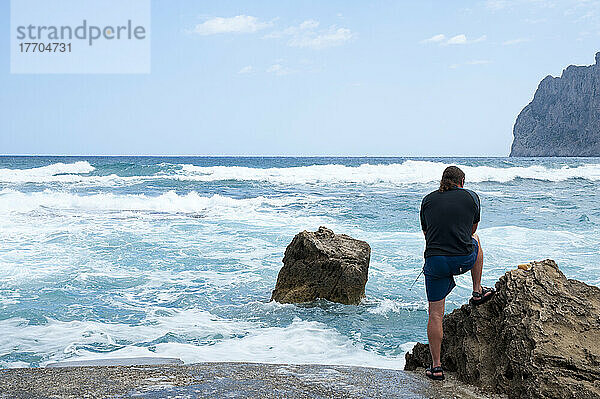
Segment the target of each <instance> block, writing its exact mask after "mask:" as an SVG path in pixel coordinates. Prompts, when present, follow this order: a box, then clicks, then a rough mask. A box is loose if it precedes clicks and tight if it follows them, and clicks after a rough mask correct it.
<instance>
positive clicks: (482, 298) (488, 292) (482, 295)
mask: <svg viewBox="0 0 600 399" xmlns="http://www.w3.org/2000/svg"><path fill="white" fill-rule="evenodd" d="M495 293H496V290H495V289H493V288H488V287H481V292H477V291H473V297H472V298H471V300H470V301H469V303H470V304H471V305H473V306H479V305H482V304H484V303H486V302H487V301H489V300H490V299H492V297H493V296H494V294H495Z"/></svg>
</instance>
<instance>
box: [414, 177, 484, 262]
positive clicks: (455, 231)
mask: <svg viewBox="0 0 600 399" xmlns="http://www.w3.org/2000/svg"><path fill="white" fill-rule="evenodd" d="M480 214H481V204H480V202H479V197H478V196H477V194H475V193H474V192H473V191H471V190H467V189H464V188H458V187H456V188H453V189H451V190H448V191H444V192H441V191H439V190H438V191H434V192H432V193H430V194H428V195H427V196H425V198H423V202H421V228H422V229H423V231H424V232H425V243H426V245H425V257H426V258H427V257H429V256H436V255H446V256H457V255H468V254H470V253H472V252H473V250H474V249H475V248H474V245H473V241H472V239H471V236H472V234H471V231H472V229H473V225H474V224H475V223H479V219H480V217H481V216H480Z"/></svg>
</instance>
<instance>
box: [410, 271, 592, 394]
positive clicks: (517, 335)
mask: <svg viewBox="0 0 600 399" xmlns="http://www.w3.org/2000/svg"><path fill="white" fill-rule="evenodd" d="M496 289H497V291H498V292H497V294H496V296H495V297H494V298H492V299H491V300H490V301H489V302H488V303H486V304H483V305H481V306H479V307H471V306H470V305H464V306H462V307H461V308H459V309H456V310H454V311H453V312H452V313H450V314H448V315H446V316H445V317H444V338H443V341H442V365H443V366H444V368H445V369H447V370H451V371H456V373H457V377H458V378H459V379H460V380H462V381H464V382H467V383H471V384H474V385H477V386H480V387H482V388H484V389H486V390H488V391H494V392H501V393H506V394H508V396H509V398H581V399H583V398H586V399H588V398H600V373H599V371H600V289H599V288H597V287H593V286H589V285H587V284H585V283H582V282H580V281H577V280H570V279H567V278H566V277H565V276H564V275H563V274H562V273H561V272H560V270H559V269H558V266H557V265H556V263H555V262H554V261H552V260H545V261H542V262H532V264H531V268H530V269H529V270H521V269H517V270H513V271H510V272H507V273H506V274H505V275H504V276H503V277H501V278H500V280H499V281H498V282H497V283H496ZM430 363H431V357H430V354H429V347H428V346H427V345H423V344H417V345H416V346H415V347H414V348H413V351H412V354H407V355H406V366H405V369H406V370H414V369H416V368H418V367H426V366H429V365H430Z"/></svg>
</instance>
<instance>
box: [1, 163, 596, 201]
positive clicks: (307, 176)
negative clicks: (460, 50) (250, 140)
mask: <svg viewBox="0 0 600 399" xmlns="http://www.w3.org/2000/svg"><path fill="white" fill-rule="evenodd" d="M449 165H450V164H449V163H444V162H433V161H414V160H407V161H404V162H402V163H393V164H376V165H372V164H363V165H360V166H345V165H339V164H328V165H310V166H296V167H289V168H250V167H244V166H207V167H203V166H196V165H190V164H179V165H171V164H164V166H165V167H166V168H168V169H169V170H168V171H163V172H159V173H157V174H154V175H139V176H118V175H115V174H111V175H108V176H86V174H87V173H89V172H91V171H93V170H95V168H94V167H93V166H91V165H90V164H89V162H87V161H78V162H75V163H71V164H65V163H60V162H59V163H55V164H52V165H48V166H43V167H39V168H31V169H0V182H5V183H27V182H33V183H48V182H61V183H84V184H90V185H96V186H98V185H99V186H113V185H118V184H136V183H139V182H140V181H148V180H164V179H167V180H169V179H174V180H190V181H204V182H209V181H221V180H237V181H265V182H270V183H280V184H333V183H341V184H346V183H350V184H395V185H404V184H415V183H430V182H434V181H437V180H439V179H440V176H441V174H442V171H443V170H444V169H445V168H446V167H447V166H449ZM457 166H459V167H460V168H461V169H463V170H464V172H465V174H466V175H467V180H468V181H469V182H475V183H477V182H486V181H493V182H502V183H503V182H508V181H512V180H514V179H517V178H522V179H536V180H544V181H554V182H557V181H564V180H567V179H576V178H579V179H587V180H592V181H598V180H600V164H586V165H581V166H566V165H563V166H561V167H557V168H549V167H546V166H542V165H532V166H527V167H525V166H507V167H492V166H467V165H460V164H458V165H457ZM173 167H174V168H175V169H173ZM496 195H498V194H496Z"/></svg>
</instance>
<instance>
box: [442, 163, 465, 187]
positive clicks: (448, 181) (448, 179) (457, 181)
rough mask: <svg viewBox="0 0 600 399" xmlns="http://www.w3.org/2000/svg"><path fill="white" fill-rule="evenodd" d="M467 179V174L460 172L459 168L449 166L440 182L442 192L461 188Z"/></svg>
mask: <svg viewBox="0 0 600 399" xmlns="http://www.w3.org/2000/svg"><path fill="white" fill-rule="evenodd" d="M464 178H465V172H463V171H462V170H460V168H459V167H458V166H448V167H447V168H446V169H445V170H444V173H443V174H442V180H441V181H440V191H441V192H444V191H448V190H451V189H452V188H454V187H457V186H460V185H461V184H462V183H463V179H464Z"/></svg>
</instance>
